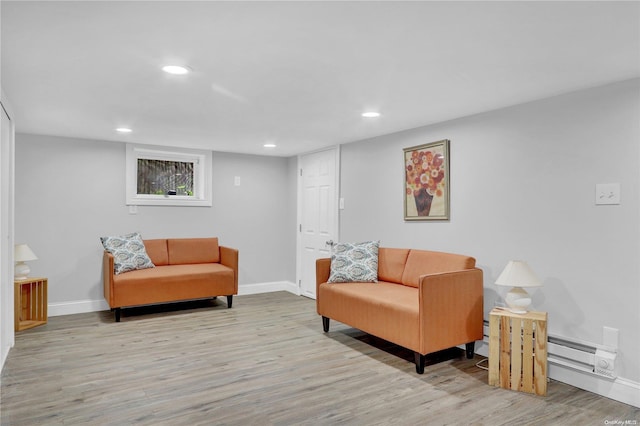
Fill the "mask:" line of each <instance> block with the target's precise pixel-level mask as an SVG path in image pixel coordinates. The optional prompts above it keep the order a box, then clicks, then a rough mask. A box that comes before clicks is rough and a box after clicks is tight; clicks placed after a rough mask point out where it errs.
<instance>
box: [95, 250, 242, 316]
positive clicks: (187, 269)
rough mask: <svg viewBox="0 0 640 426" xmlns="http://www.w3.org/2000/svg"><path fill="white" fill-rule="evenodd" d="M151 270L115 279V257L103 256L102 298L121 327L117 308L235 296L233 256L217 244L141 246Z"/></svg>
mask: <svg viewBox="0 0 640 426" xmlns="http://www.w3.org/2000/svg"><path fill="white" fill-rule="evenodd" d="M144 246H145V249H146V251H147V254H148V255H149V258H150V259H151V261H152V262H153V264H154V265H155V267H153V268H148V269H140V270H135V271H130V272H124V273H121V274H117V275H116V274H115V273H114V257H113V255H112V254H111V253H109V252H107V251H105V252H104V256H103V262H104V271H103V274H104V276H103V283H104V298H105V299H106V300H107V303H109V306H110V307H111V309H113V310H115V318H116V322H120V311H121V309H122V308H126V307H133V306H141V305H150V304H158V303H167V302H178V301H185V300H194V299H206V298H213V297H217V296H226V298H227V306H228V307H229V308H231V304H232V303H233V295H235V294H238V250H236V249H233V248H229V247H224V246H219V245H218V239H217V238H182V239H155V240H144Z"/></svg>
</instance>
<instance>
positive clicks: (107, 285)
mask: <svg viewBox="0 0 640 426" xmlns="http://www.w3.org/2000/svg"><path fill="white" fill-rule="evenodd" d="M113 275H114V259H113V255H112V254H111V253H109V252H108V251H105V252H104V254H103V255H102V285H103V287H104V298H105V300H106V301H107V303H108V304H109V307H111V308H113V307H114V306H113Z"/></svg>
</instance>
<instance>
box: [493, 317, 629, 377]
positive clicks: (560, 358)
mask: <svg viewBox="0 0 640 426" xmlns="http://www.w3.org/2000/svg"><path fill="white" fill-rule="evenodd" d="M488 336H489V323H488V321H485V322H484V341H485V343H487V344H488V342H489V337H488ZM616 356H617V348H614V347H610V346H605V345H599V344H596V343H591V342H585V341H581V340H578V339H571V338H567V337H560V336H553V335H549V336H548V338H547V362H549V363H551V364H555V365H559V366H563V367H569V368H572V369H575V370H579V371H582V372H584V373H591V374H595V375H597V376H600V377H605V378H608V379H615V378H616V377H617V375H616V373H615V359H616Z"/></svg>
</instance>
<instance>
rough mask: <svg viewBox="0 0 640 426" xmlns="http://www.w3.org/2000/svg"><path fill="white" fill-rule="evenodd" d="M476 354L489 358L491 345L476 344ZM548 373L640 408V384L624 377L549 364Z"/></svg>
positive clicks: (560, 379) (574, 384)
mask: <svg viewBox="0 0 640 426" xmlns="http://www.w3.org/2000/svg"><path fill="white" fill-rule="evenodd" d="M475 352H476V353H477V354H478V355H482V356H489V345H488V344H487V343H486V342H476V349H475ZM547 372H548V376H549V378H550V379H553V380H557V381H559V382H562V383H566V384H568V385H571V386H575V387H577V388H580V389H584V390H586V391H589V392H593V393H595V394H597V395H600V396H604V397H605V398H610V399H613V400H616V401H620V402H624V403H625V404H629V405H633V406H634V407H639V408H640V383H637V382H634V381H632V380H628V379H625V378H622V377H618V378H616V379H607V378H605V377H601V376H597V375H595V374H591V373H586V372H584V371H580V370H576V369H574V368H571V367H568V366H562V365H555V364H552V363H548V366H547Z"/></svg>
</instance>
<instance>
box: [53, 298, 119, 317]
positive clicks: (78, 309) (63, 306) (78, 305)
mask: <svg viewBox="0 0 640 426" xmlns="http://www.w3.org/2000/svg"><path fill="white" fill-rule="evenodd" d="M108 310H109V304H108V303H107V301H106V300H104V299H102V300H73V301H71V302H59V303H49V304H48V305H47V311H48V314H49V316H50V317H57V316H60V315H71V314H83V313H85V312H97V311H108Z"/></svg>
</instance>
